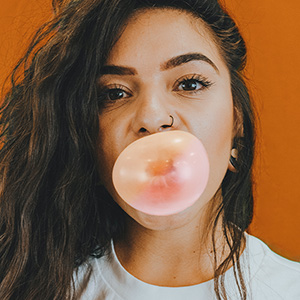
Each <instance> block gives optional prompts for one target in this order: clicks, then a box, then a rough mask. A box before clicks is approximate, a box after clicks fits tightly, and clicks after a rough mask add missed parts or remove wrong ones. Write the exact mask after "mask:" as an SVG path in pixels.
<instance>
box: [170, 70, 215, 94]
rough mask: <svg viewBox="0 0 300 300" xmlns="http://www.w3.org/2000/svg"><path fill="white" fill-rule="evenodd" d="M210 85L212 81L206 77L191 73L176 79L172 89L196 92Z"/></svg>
mask: <svg viewBox="0 0 300 300" xmlns="http://www.w3.org/2000/svg"><path fill="white" fill-rule="evenodd" d="M211 85H212V82H210V81H209V80H208V79H206V78H204V77H202V76H200V75H197V74H193V75H187V76H184V77H183V78H179V79H178V80H176V82H175V86H174V90H175V91H186V92H193V93H196V92H198V91H202V90H204V89H206V88H208V87H210V86H211Z"/></svg>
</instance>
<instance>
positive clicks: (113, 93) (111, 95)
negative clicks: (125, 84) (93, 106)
mask: <svg viewBox="0 0 300 300" xmlns="http://www.w3.org/2000/svg"><path fill="white" fill-rule="evenodd" d="M125 94H126V93H125V91H123V90H121V89H110V90H108V92H107V98H108V99H109V100H118V99H121V98H124V97H125V96H126V95H125Z"/></svg>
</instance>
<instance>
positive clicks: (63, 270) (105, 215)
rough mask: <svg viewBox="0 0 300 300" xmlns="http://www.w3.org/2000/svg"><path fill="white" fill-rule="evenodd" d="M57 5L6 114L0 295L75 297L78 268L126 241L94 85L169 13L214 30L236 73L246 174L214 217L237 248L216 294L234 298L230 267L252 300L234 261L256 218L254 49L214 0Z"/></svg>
mask: <svg viewBox="0 0 300 300" xmlns="http://www.w3.org/2000/svg"><path fill="white" fill-rule="evenodd" d="M53 7H54V12H55V14H54V17H53V19H52V20H51V21H50V22H48V23H47V24H45V25H43V26H42V27H41V28H40V30H39V31H38V32H37V33H36V35H35V36H34V38H33V40H32V42H31V44H30V47H29V49H28V51H27V53H26V55H25V56H24V57H23V58H22V59H21V60H20V61H19V63H18V65H17V66H16V68H15V69H14V71H13V73H12V75H11V83H12V86H11V89H10V91H9V92H8V93H7V94H6V96H5V98H4V101H3V104H2V107H1V119H0V122H1V144H2V148H1V150H0V178H1V181H0V257H1V261H0V298H1V299H3V300H8V299H23V300H29V299H30V300H32V299H51V300H52V299H68V298H71V297H72V287H73V284H72V276H73V274H74V270H76V268H77V267H78V266H80V265H81V264H83V263H84V262H86V261H87V259H88V258H89V257H90V256H96V257H100V256H102V255H103V253H104V252H105V250H106V249H107V248H108V247H109V242H110V240H111V238H114V237H116V236H117V235H119V234H122V232H123V228H124V212H123V211H122V210H121V209H120V208H119V207H118V206H117V205H116V204H115V202H114V201H113V200H112V199H111V197H110V195H108V193H107V192H106V191H105V190H103V189H102V187H101V186H99V184H98V183H99V178H98V177H99V175H98V174H99V172H101V170H100V171H99V170H98V169H97V167H96V165H97V164H96V161H97V158H96V145H97V137H98V117H99V115H98V114H99V108H100V107H101V105H102V104H101V103H99V101H98V97H97V83H96V82H97V78H98V76H99V70H100V68H101V66H103V65H104V63H105V61H106V59H107V57H108V54H109V52H110V49H111V48H112V47H113V45H114V43H115V42H116V41H117V39H118V37H119V36H120V35H121V33H122V30H123V28H124V26H126V22H127V20H128V18H129V16H131V15H132V14H133V13H134V12H135V11H137V10H139V9H143V8H150V7H152V8H153V7H173V8H175V9H180V10H186V11H189V12H191V13H192V14H193V15H194V16H196V17H199V18H201V19H203V20H204V21H205V22H206V24H207V25H208V28H209V29H210V30H211V32H212V34H213V35H214V38H215V40H216V42H217V44H218V46H219V49H220V52H221V54H222V56H223V58H224V60H225V62H226V64H227V66H228V69H229V72H230V75H231V83H232V84H231V85H232V94H233V101H234V106H235V108H236V111H237V112H238V114H239V115H240V116H241V120H242V123H243V124H242V135H240V136H237V137H236V139H235V144H236V145H235V147H236V148H237V149H238V151H239V152H238V153H239V155H238V159H237V168H238V172H237V173H232V172H230V171H228V172H227V174H226V175H225V178H224V180H223V182H222V186H221V190H222V195H223V202H222V204H221V206H220V207H219V208H218V211H217V216H216V218H215V224H214V228H216V224H217V221H218V219H220V218H221V217H222V222H223V233H224V236H225V238H226V240H227V243H228V246H229V247H230V249H231V251H230V254H229V256H228V257H227V258H226V259H225V260H224V261H223V262H218V261H217V259H215V292H216V295H217V297H218V299H222V298H223V299H227V297H226V291H225V288H224V284H223V283H224V282H223V281H224V278H223V277H224V276H223V275H222V274H223V273H224V271H225V270H226V269H227V268H228V266H229V265H230V263H233V264H234V271H235V274H236V282H237V285H238V287H239V291H240V296H241V299H246V288H245V283H244V281H243V276H242V271H241V268H240V266H239V259H238V258H239V255H240V252H241V247H242V242H243V239H244V236H243V232H244V231H245V230H246V228H247V227H248V226H249V224H250V222H251V219H252V210H253V195H252V172H251V169H252V161H253V155H254V123H253V119H254V117H253V112H252V108H251V103H250V99H249V98H250V97H249V94H248V90H247V88H246V85H245V83H244V79H243V70H244V67H245V63H246V48H245V44H244V41H243V39H242V37H241V35H240V33H239V31H238V29H237V27H236V25H235V23H234V21H233V20H232V19H231V18H230V17H229V15H228V14H227V13H226V12H225V10H224V9H222V7H221V5H220V3H219V2H218V1H217V0H184V1H183V0H165V1H158V0H156V1H155V0H71V1H63V0H53ZM213 244H215V243H214V238H213ZM215 252H216V251H215ZM215 257H216V255H215ZM199 297H200V296H199Z"/></svg>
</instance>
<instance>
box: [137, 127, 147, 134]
mask: <svg viewBox="0 0 300 300" xmlns="http://www.w3.org/2000/svg"><path fill="white" fill-rule="evenodd" d="M146 131H147V129H146V128H144V127H142V128H140V130H139V132H142V133H144V132H146Z"/></svg>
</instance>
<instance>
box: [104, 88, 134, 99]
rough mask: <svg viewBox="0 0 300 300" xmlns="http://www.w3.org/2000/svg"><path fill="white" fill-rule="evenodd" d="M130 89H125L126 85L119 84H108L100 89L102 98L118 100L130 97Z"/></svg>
mask: <svg viewBox="0 0 300 300" xmlns="http://www.w3.org/2000/svg"><path fill="white" fill-rule="evenodd" d="M130 96H131V94H130V92H129V91H125V87H123V86H119V85H113V86H108V87H104V88H101V89H100V92H99V98H100V100H108V101H116V100H120V99H124V98H128V97H130Z"/></svg>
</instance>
